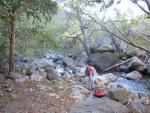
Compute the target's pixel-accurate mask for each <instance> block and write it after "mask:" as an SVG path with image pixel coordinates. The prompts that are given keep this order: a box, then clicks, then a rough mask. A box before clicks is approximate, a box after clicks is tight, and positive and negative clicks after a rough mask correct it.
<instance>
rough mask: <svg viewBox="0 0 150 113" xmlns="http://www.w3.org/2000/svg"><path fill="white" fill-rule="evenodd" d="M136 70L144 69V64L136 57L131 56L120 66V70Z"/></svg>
mask: <svg viewBox="0 0 150 113" xmlns="http://www.w3.org/2000/svg"><path fill="white" fill-rule="evenodd" d="M129 69H130V70H136V71H145V69H146V66H145V64H144V63H143V62H142V61H141V60H140V59H139V58H138V57H136V56H135V57H132V58H130V59H129V60H128V61H127V62H126V63H124V64H122V65H121V66H120V70H129Z"/></svg>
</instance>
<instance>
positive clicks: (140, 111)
mask: <svg viewBox="0 0 150 113" xmlns="http://www.w3.org/2000/svg"><path fill="white" fill-rule="evenodd" d="M130 108H131V111H132V113H146V112H145V109H146V107H145V106H144V105H143V104H142V102H141V101H140V100H139V99H135V100H133V101H132V102H131V104H130Z"/></svg>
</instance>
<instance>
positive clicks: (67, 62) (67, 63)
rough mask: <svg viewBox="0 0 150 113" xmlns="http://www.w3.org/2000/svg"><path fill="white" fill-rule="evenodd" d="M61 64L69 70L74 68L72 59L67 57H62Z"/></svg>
mask: <svg viewBox="0 0 150 113" xmlns="http://www.w3.org/2000/svg"><path fill="white" fill-rule="evenodd" d="M62 63H63V64H64V66H68V67H71V68H74V67H75V66H76V63H75V62H74V61H73V59H71V58H68V57H64V58H63V62H62Z"/></svg>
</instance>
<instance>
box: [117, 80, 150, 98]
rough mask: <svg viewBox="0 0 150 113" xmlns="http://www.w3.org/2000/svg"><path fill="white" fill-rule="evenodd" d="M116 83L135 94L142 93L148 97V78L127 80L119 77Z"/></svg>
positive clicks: (149, 85) (149, 81)
mask: <svg viewBox="0 0 150 113" xmlns="http://www.w3.org/2000/svg"><path fill="white" fill-rule="evenodd" d="M116 83H117V85H121V86H123V87H125V88H126V89H128V90H129V91H131V92H133V93H135V94H142V95H145V96H149V97H150V78H146V79H143V80H127V79H125V78H121V77H120V78H119V79H118V80H117V81H116Z"/></svg>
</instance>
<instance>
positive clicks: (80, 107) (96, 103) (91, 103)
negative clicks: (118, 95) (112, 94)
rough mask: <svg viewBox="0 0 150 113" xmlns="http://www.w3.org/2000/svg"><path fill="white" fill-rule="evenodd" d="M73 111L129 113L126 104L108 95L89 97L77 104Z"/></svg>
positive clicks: (83, 112) (79, 112)
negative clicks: (111, 98) (109, 97)
mask: <svg viewBox="0 0 150 113" xmlns="http://www.w3.org/2000/svg"><path fill="white" fill-rule="evenodd" d="M71 113H129V112H128V109H127V107H126V106H124V105H122V104H120V103H118V102H115V101H113V100H110V99H108V98H107V97H103V98H100V99H99V98H95V99H87V100H83V101H80V102H79V103H77V104H75V106H74V107H73V109H72V110H71Z"/></svg>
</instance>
